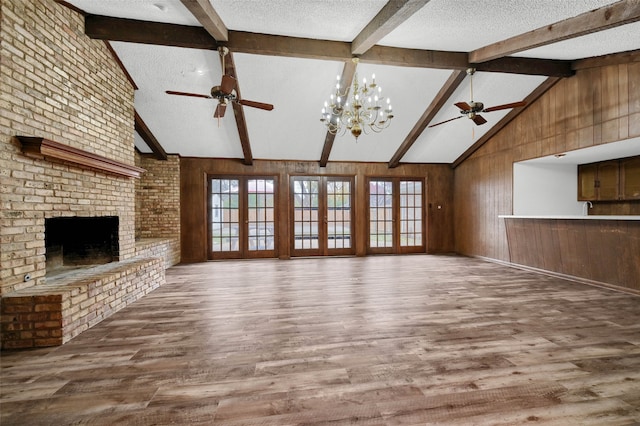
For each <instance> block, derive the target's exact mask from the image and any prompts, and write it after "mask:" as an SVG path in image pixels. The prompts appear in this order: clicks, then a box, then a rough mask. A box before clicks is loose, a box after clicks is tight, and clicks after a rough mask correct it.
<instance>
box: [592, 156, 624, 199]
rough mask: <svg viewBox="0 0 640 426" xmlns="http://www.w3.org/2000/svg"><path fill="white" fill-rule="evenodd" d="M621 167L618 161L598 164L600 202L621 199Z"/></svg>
mask: <svg viewBox="0 0 640 426" xmlns="http://www.w3.org/2000/svg"><path fill="white" fill-rule="evenodd" d="M619 171H620V166H619V163H618V161H617V160H616V161H605V162H602V163H599V164H598V185H597V186H598V191H597V195H598V198H597V199H598V200H603V201H611V200H617V199H619V198H620V195H619V194H620V191H619V189H620V179H619V176H620V172H619Z"/></svg>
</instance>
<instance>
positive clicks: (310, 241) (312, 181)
mask: <svg viewBox="0 0 640 426" xmlns="http://www.w3.org/2000/svg"><path fill="white" fill-rule="evenodd" d="M319 189H320V180H319V178H294V179H293V198H294V200H293V212H294V216H293V239H294V247H293V248H294V249H295V250H305V249H307V250H310V249H318V248H319V234H318V231H319V227H318V225H319V222H318V221H319V217H318V201H319V196H320V194H319Z"/></svg>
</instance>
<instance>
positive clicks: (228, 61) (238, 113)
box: [223, 52, 253, 166]
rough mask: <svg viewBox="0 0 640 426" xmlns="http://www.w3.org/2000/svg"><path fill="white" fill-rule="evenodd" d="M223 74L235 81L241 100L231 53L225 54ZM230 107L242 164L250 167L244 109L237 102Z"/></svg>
mask: <svg viewBox="0 0 640 426" xmlns="http://www.w3.org/2000/svg"><path fill="white" fill-rule="evenodd" d="M223 72H224V73H225V74H228V75H230V76H231V77H233V78H235V79H236V89H235V91H236V96H237V97H238V99H242V95H241V94H240V82H239V81H238V74H237V73H236V65H235V62H234V61H233V53H231V52H229V53H227V55H226V56H225V57H224V70H223ZM231 105H232V107H233V115H234V116H235V117H236V126H237V127H238V135H239V136H240V145H241V146H242V155H243V160H242V162H243V163H244V164H245V165H247V166H251V165H252V164H253V154H252V153H251V142H250V141H249V131H248V130H247V120H246V119H245V116H244V109H243V108H242V105H240V104H239V103H238V102H231Z"/></svg>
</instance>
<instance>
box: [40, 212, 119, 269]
mask: <svg viewBox="0 0 640 426" xmlns="http://www.w3.org/2000/svg"><path fill="white" fill-rule="evenodd" d="M45 250H46V251H45V257H46V268H47V269H46V271H47V275H52V274H58V273H61V272H65V271H68V270H73V269H78V268H84V267H88V266H93V265H102V264H105V263H110V262H114V261H117V260H118V254H119V253H118V251H119V241H118V217H117V216H99V217H55V218H50V219H45Z"/></svg>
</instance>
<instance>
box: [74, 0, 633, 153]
mask: <svg viewBox="0 0 640 426" xmlns="http://www.w3.org/2000/svg"><path fill="white" fill-rule="evenodd" d="M194 1H195V0H194ZM69 2H70V3H72V4H73V5H74V6H76V7H78V8H80V9H82V10H84V11H86V12H87V13H90V14H96V15H104V16H113V17H118V18H131V19H136V20H143V21H153V22H162V23H174V24H181V25H190V26H201V24H200V23H199V22H198V20H197V19H196V18H194V16H193V15H191V13H190V12H189V11H188V10H187V9H186V8H185V7H184V6H183V5H182V3H181V2H180V1H178V0H101V1H95V0H70V1H69ZM386 3H387V1H386V0H270V1H264V0H211V5H212V6H213V8H214V9H215V11H216V12H217V14H218V15H219V16H220V18H221V20H222V22H223V23H224V26H225V27H226V28H227V29H228V30H229V31H243V32H248V33H263V34H274V35H281V36H287V37H299V38H307V39H318V40H333V41H340V42H351V41H352V40H354V38H355V37H356V36H357V35H358V34H359V33H360V32H361V31H362V30H363V28H365V27H366V26H367V24H368V23H369V22H370V21H371V20H372V19H374V17H375V16H376V14H377V13H378V12H379V11H380V10H381V9H382V8H383V7H384V6H385V4H386ZM612 3H615V1H614V0H563V1H558V0H484V1H468V0H431V1H430V2H428V3H427V4H426V5H425V6H423V7H422V8H421V9H420V10H418V11H417V12H416V13H414V14H413V15H412V16H410V17H409V18H408V19H407V20H406V21H404V22H403V23H401V24H399V25H398V26H397V27H396V28H395V29H393V30H392V31H391V32H389V33H388V34H387V35H386V36H383V37H382V38H381V39H380V40H379V41H378V43H377V44H378V45H382V46H389V47H395V48H405V49H427V50H441V51H450V52H470V51H473V50H475V49H478V48H481V47H484V46H487V45H491V44H493V43H496V42H498V41H501V40H505V39H507V38H510V37H513V36H516V35H519V34H523V33H526V32H528V31H532V30H535V29H537V28H540V27H543V26H547V25H550V24H553V23H556V22H559V21H562V20H565V19H568V18H572V17H575V16H577V15H579V14H581V13H584V12H587V11H590V10H593V9H596V8H600V7H603V6H606V5H609V4H612ZM639 25H640V24H638V23H632V24H627V25H624V26H621V27H617V28H613V29H609V30H605V31H600V32H597V33H594V34H590V35H586V36H582V37H577V38H574V39H570V40H566V41H561V42H558V43H554V44H550V45H546V46H542V47H538V48H535V49H530V50H525V51H522V52H518V53H516V54H515V55H514V56H521V57H530V58H539V59H565V60H575V59H582V58H588V57H593V56H599V55H604V54H609V53H616V52H622V51H627V50H636V49H638V48H640V27H639ZM112 46H113V48H114V50H115V51H116V53H117V54H118V56H119V57H120V59H121V60H122V62H123V64H124V66H125V67H126V69H127V71H128V72H129V73H130V75H131V76H132V78H133V80H134V81H135V82H136V84H137V86H138V87H139V89H138V90H137V92H136V98H135V106H136V111H137V112H138V113H139V114H140V116H141V117H142V118H143V119H144V121H145V122H146V124H147V125H148V127H149V128H150V130H151V131H152V132H153V134H154V136H155V137H156V138H157V140H158V141H159V142H160V144H161V145H162V147H163V148H164V150H165V151H166V152H168V153H178V154H181V155H183V156H197V157H224V158H242V157H243V152H242V148H241V143H240V138H239V136H238V130H237V127H236V122H235V119H234V115H233V113H229V112H227V114H226V115H225V117H224V118H222V119H220V120H218V119H214V118H213V113H214V110H215V107H216V101H214V100H211V99H199V98H190V97H180V96H171V95H167V94H165V93H164V92H165V90H176V91H183V92H192V93H201V94H208V93H209V91H210V89H211V87H212V86H214V85H217V84H219V82H220V80H221V78H222V70H221V67H220V60H219V56H218V53H217V52H216V51H215V50H213V51H212V50H199V49H191V48H181V47H167V46H157V45H149V44H136V43H129V42H115V41H114V42H112ZM233 58H234V62H235V68H236V72H237V77H238V81H239V86H240V90H241V94H242V97H243V98H244V99H249V100H254V101H259V102H267V103H271V104H273V105H274V109H273V111H263V110H258V109H254V108H249V107H244V108H243V110H244V114H245V117H246V125H247V131H248V135H249V141H250V146H251V150H252V153H253V158H255V159H278V160H280V159H283V160H284V159H289V160H314V161H317V160H319V159H320V156H321V153H322V150H323V145H324V142H325V135H326V132H325V129H324V127H323V126H322V124H321V123H320V121H319V118H320V109H321V108H322V104H323V102H324V101H325V100H326V99H327V98H328V96H329V94H330V93H331V91H332V88H333V86H334V84H335V78H336V75H337V74H340V73H341V72H342V68H343V65H344V63H343V62H342V61H338V60H336V61H330V60H322V59H309V58H296V57H284V56H269V55H263V54H249V53H239V52H235V53H233ZM357 72H358V74H359V77H360V78H362V77H370V75H371V74H372V73H375V74H376V80H377V82H378V83H379V84H380V85H381V86H382V87H383V90H384V93H385V94H386V95H387V96H389V97H390V98H391V99H392V104H393V108H394V114H395V118H394V120H393V121H392V124H391V126H390V127H389V128H388V129H386V130H385V131H383V132H382V133H380V134H368V135H362V136H361V137H360V138H359V140H358V141H357V142H356V141H355V139H354V138H353V137H352V136H351V135H349V134H347V135H344V136H338V137H336V139H335V142H334V144H333V148H332V150H331V154H330V157H329V160H330V161H381V162H388V161H389V160H390V159H391V158H392V156H393V155H394V153H395V152H396V150H397V149H398V148H399V147H400V146H401V144H402V143H403V141H404V140H405V139H406V138H407V136H408V135H409V134H410V132H411V129H412V128H413V127H414V125H416V123H417V122H418V120H419V119H420V116H421V115H422V114H423V113H424V112H425V110H426V109H427V108H428V107H429V105H430V104H431V102H432V101H433V100H434V98H435V96H436V94H437V93H438V91H439V90H440V89H441V88H442V87H443V85H444V84H445V82H446V81H447V79H448V78H449V76H450V75H451V73H452V72H453V69H432V68H423V67H420V68H417V67H406V66H391V65H380V64H377V65H374V64H371V63H361V64H360V65H358V68H357ZM473 78H474V80H473V83H474V84H473V86H474V98H475V99H473V100H480V101H482V102H484V104H485V106H493V105H497V104H502V103H508V102H514V101H519V100H522V99H524V98H525V97H526V96H528V95H529V94H530V93H531V92H532V91H534V89H535V88H536V87H537V86H538V85H540V84H541V83H542V82H543V81H544V80H545V79H546V77H545V76H541V75H522V74H505V73H497V72H477V73H476V74H475V76H474V77H473ZM470 96H471V95H470V87H469V77H466V78H465V80H464V81H463V82H462V84H461V85H460V86H459V87H458V88H457V89H456V90H455V91H454V93H453V95H452V96H451V97H450V98H449V100H448V101H447V102H446V105H445V106H444V107H443V108H442V109H441V110H440V111H439V112H438V114H437V115H436V116H435V117H434V118H433V120H431V123H436V122H439V121H442V120H445V119H448V118H453V117H456V116H458V115H459V111H458V109H457V108H456V107H455V106H453V103H454V102H457V101H467V102H468V101H470V100H472V99H470ZM508 112H509V110H503V111H496V112H491V113H486V114H484V116H485V118H486V119H487V120H488V123H487V124H485V125H483V126H475V125H473V123H472V122H471V121H470V120H468V119H461V120H456V121H453V122H451V123H447V124H446V125H442V126H438V127H434V128H427V129H425V130H424V131H423V132H422V133H421V134H420V135H419V136H418V138H417V140H416V141H415V143H414V144H413V146H412V147H411V148H410V149H409V150H408V152H407V153H406V154H405V155H404V156H403V158H402V162H418V163H451V162H454V161H455V160H456V159H457V158H458V157H460V155H461V154H463V153H464V152H465V151H466V150H467V149H468V148H469V147H470V146H471V145H472V144H473V143H474V142H475V141H477V140H478V139H479V138H481V137H482V135H483V134H484V133H486V132H487V131H489V130H490V129H491V127H492V126H493V125H494V124H495V123H497V122H498V121H499V120H500V119H501V118H502V117H503V116H505V115H506V114H507V113H508ZM136 146H137V147H138V149H140V150H141V151H143V152H150V149H149V148H148V147H147V146H146V144H145V143H144V141H142V139H141V138H140V137H139V136H138V135H137V136H136Z"/></svg>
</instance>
